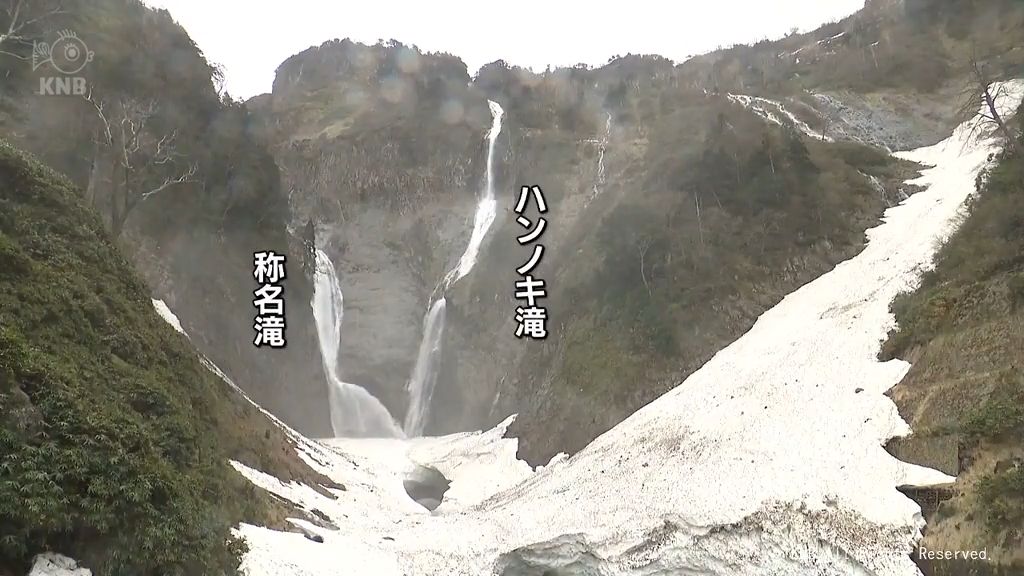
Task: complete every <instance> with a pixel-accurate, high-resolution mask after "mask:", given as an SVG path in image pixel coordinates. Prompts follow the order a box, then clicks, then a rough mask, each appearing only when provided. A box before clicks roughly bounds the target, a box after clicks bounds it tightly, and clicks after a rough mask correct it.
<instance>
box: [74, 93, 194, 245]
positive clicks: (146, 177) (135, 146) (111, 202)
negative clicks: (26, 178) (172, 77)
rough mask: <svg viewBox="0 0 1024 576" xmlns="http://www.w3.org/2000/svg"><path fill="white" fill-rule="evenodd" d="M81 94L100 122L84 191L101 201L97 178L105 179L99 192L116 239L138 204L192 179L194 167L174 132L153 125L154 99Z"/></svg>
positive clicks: (99, 179)
mask: <svg viewBox="0 0 1024 576" xmlns="http://www.w3.org/2000/svg"><path fill="white" fill-rule="evenodd" d="M84 98H85V99H86V100H87V101H88V102H89V103H90V104H92V107H93V110H94V111H95V113H96V117H97V119H98V121H99V122H98V126H97V131H96V134H97V136H96V148H95V152H94V158H93V162H92V173H91V174H90V177H89V188H88V190H87V193H86V195H87V197H89V199H90V201H92V202H93V203H94V204H99V203H100V195H99V194H98V191H97V187H98V186H99V185H100V182H101V181H104V180H107V181H108V182H109V186H108V188H107V190H106V193H105V194H103V195H102V196H103V197H104V199H105V201H106V202H107V209H108V216H109V219H110V230H111V233H112V234H113V235H114V237H115V238H116V237H118V236H120V235H121V232H122V231H123V230H124V225H125V222H126V221H127V220H128V216H129V215H130V214H131V213H132V211H133V210H134V209H135V208H136V207H137V206H138V205H139V203H141V202H143V201H145V200H147V199H149V198H151V197H153V196H155V195H157V194H159V193H161V192H163V191H165V190H167V189H169V188H172V187H173V186H175V185H178V184H183V183H185V182H193V181H194V177H195V175H196V171H197V168H198V167H197V165H196V164H194V163H186V162H183V155H182V154H180V153H179V152H178V150H177V142H176V140H177V132H176V131H173V130H172V131H169V132H165V131H161V130H159V129H158V128H157V127H155V126H154V119H155V118H156V116H157V112H158V107H157V104H156V102H153V101H148V102H142V101H139V100H136V99H134V98H130V97H120V98H118V99H116V100H112V101H106V100H103V99H100V98H96V97H94V96H93V94H92V93H91V92H90V93H89V94H88V95H87V96H85V97H84ZM182 164H185V166H184V167H182ZM97 207H98V208H99V206H97Z"/></svg>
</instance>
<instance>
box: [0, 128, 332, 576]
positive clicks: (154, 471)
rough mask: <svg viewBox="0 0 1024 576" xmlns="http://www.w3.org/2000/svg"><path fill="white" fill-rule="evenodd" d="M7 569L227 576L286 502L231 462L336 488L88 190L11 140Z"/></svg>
mask: <svg viewBox="0 0 1024 576" xmlns="http://www.w3.org/2000/svg"><path fill="white" fill-rule="evenodd" d="M0 454H2V461H0V572H5V571H8V570H11V571H14V573H18V574H24V573H25V566H26V563H27V562H28V561H29V560H30V559H31V558H32V556H33V555H35V554H37V553H40V552H44V551H51V550H53V551H59V552H62V553H66V554H71V555H73V556H74V557H76V558H77V559H80V560H82V561H83V563H84V565H85V566H87V567H89V568H91V569H93V570H94V571H95V573H96V574H100V575H107V574H110V575H118V574H123V575H127V574H214V573H218V574H231V573H234V571H235V568H236V567H237V563H238V555H239V553H240V552H241V551H243V550H244V546H242V545H241V543H240V542H238V541H236V540H233V539H231V538H230V536H231V534H230V528H231V527H232V525H234V524H236V523H237V522H239V521H240V520H243V519H244V520H247V521H250V522H258V523H261V524H266V523H275V524H276V522H277V521H278V518H279V515H280V511H279V505H278V504H275V503H273V502H272V501H271V500H270V499H269V498H267V496H266V495H265V494H262V493H259V492H257V491H254V490H253V489H252V488H251V487H250V486H248V485H246V484H245V483H244V482H243V481H242V479H241V477H239V476H238V475H237V474H236V473H235V472H234V471H233V470H232V469H231V468H230V467H229V466H228V459H229V458H234V459H240V460H242V461H244V462H249V463H250V464H251V465H252V466H257V467H259V468H261V469H264V470H274V471H275V472H274V473H275V474H280V475H281V477H282V478H295V479H302V480H303V481H304V482H308V483H311V485H316V484H317V483H318V482H324V483H328V482H327V480H326V479H323V478H322V477H319V476H318V475H317V474H315V473H313V472H312V471H311V470H309V469H308V468H307V467H306V466H305V464H303V463H302V462H301V460H299V459H298V457H297V455H296V453H295V451H294V448H293V446H292V445H291V443H290V441H289V440H288V438H287V437H286V435H285V433H284V432H283V431H282V430H281V429H280V428H278V427H277V426H276V425H274V424H272V423H271V422H270V421H269V420H267V419H266V417H265V416H264V415H263V414H262V413H261V412H260V411H259V410H258V409H257V408H255V407H254V406H253V405H252V404H250V403H249V402H248V401H246V400H245V399H243V397H242V396H241V395H239V394H238V392H237V391H236V390H234V389H232V388H231V387H230V386H229V385H228V384H227V383H225V382H224V381H222V380H221V379H220V378H218V377H217V376H215V375H214V374H212V373H210V372H209V371H208V370H207V369H206V368H204V367H203V366H202V365H201V364H200V362H199V359H198V358H197V357H196V355H195V352H194V351H193V350H192V349H191V347H190V345H189V344H188V342H187V341H186V340H185V339H184V338H183V337H182V336H181V335H179V334H178V333H176V332H175V331H174V330H173V329H172V328H171V327H169V326H168V325H167V324H166V323H165V322H164V321H163V320H162V319H161V318H160V317H159V316H158V315H157V313H156V312H155V311H154V309H153V306H152V304H151V299H150V295H149V290H148V288H147V286H146V285H145V284H144V283H143V281H142V280H141V278H140V277H139V276H138V275H137V273H136V272H135V271H134V270H133V269H132V267H131V265H130V264H129V262H128V261H127V260H126V259H125V258H124V256H122V255H121V253H120V252H119V251H118V249H117V248H116V247H115V245H114V243H113V242H112V241H111V239H110V236H109V235H108V234H107V233H106V232H105V231H104V227H103V224H102V223H101V221H100V220H99V218H97V216H96V214H95V213H94V212H92V211H91V210H90V209H88V208H87V207H86V206H85V205H84V203H83V200H82V194H81V191H80V190H77V189H76V188H74V187H73V186H72V185H71V183H70V182H68V181H67V180H66V179H64V178H63V177H61V176H58V175H56V174H55V173H53V172H52V171H51V170H49V169H47V168H44V167H43V166H41V165H40V164H39V163H38V162H37V161H35V160H32V159H30V158H28V157H26V156H25V155H24V154H22V153H20V152H18V151H16V150H15V149H13V148H12V147H11V146H10V145H9V144H7V143H5V142H4V143H0Z"/></svg>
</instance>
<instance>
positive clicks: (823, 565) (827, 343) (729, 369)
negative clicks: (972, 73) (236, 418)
mask: <svg viewBox="0 0 1024 576" xmlns="http://www.w3.org/2000/svg"><path fill="white" fill-rule="evenodd" d="M1004 86H1005V88H1006V90H1005V92H1003V93H1002V95H1001V97H1000V98H998V102H999V103H1000V105H1001V106H1003V107H1006V108H1010V109H1012V108H1016V107H1017V106H1019V105H1020V103H1021V101H1022V99H1024V81H1016V82H1011V83H1007V84H1005V85H1004ZM1007 114H1008V112H1007ZM977 122H978V119H977V118H971V119H968V120H967V121H965V122H964V123H963V124H962V125H960V127H958V128H957V129H956V130H955V131H954V132H953V134H952V135H951V136H950V137H949V138H948V139H946V140H945V141H943V142H941V143H939V144H937V145H935V146H929V147H924V148H921V149H918V150H914V151H912V152H908V153H902V154H901V155H903V156H906V157H908V158H911V159H913V160H914V161H918V162H923V163H927V165H928V167H927V168H926V169H924V170H923V171H922V173H921V176H920V177H919V178H915V179H914V181H915V183H916V185H919V186H922V187H923V188H924V189H923V190H922V191H921V192H919V193H918V195H915V196H914V197H912V198H909V199H907V200H906V201H905V202H902V203H901V204H900V205H899V206H894V207H892V208H891V209H889V210H887V211H886V213H885V218H884V222H883V223H882V224H880V225H879V226H877V227H874V228H871V229H870V230H869V231H868V233H867V236H868V244H867V246H866V247H865V249H864V250H862V251H861V252H860V253H859V254H857V255H856V256H855V257H853V258H851V259H849V260H847V261H845V262H843V263H842V264H840V265H838V266H836V267H835V268H834V269H833V270H831V271H830V272H828V273H826V274H824V275H822V276H821V277H819V278H817V279H816V280H814V281H812V282H810V283H807V284H805V285H804V286H802V287H801V288H800V289H798V290H796V291H794V292H792V293H791V294H789V295H787V296H786V298H784V299H783V300H782V301H781V302H780V303H779V304H778V305H776V306H774V307H773V308H772V309H771V310H769V311H768V312H766V313H764V314H763V315H761V316H760V318H759V319H758V320H757V322H756V323H755V325H754V327H753V328H752V329H751V330H750V331H748V332H747V333H746V334H744V335H743V336H742V337H741V338H740V339H738V340H737V341H735V342H733V343H732V344H730V345H729V346H727V347H726V348H725V349H723V350H721V351H720V352H718V353H717V354H715V356H714V358H712V359H711V360H710V361H709V362H707V363H706V364H704V365H703V366H702V367H701V368H700V369H699V370H697V371H696V372H695V373H694V374H692V375H691V376H690V377H689V378H687V380H686V381H685V382H684V383H683V384H682V385H680V386H678V387H676V388H675V389H673V390H672V391H670V392H668V393H667V394H665V395H664V396H662V397H660V398H658V399H657V400H655V401H653V402H651V403H650V404H648V405H647V406H645V407H644V408H642V409H640V410H638V411H637V412H636V413H634V414H632V415H630V416H629V417H628V418H626V420H625V421H623V422H622V423H620V424H618V425H616V426H615V427H614V428H613V429H612V430H610V431H608V432H607V433H605V434H602V435H601V436H600V437H598V438H597V439H596V440H594V441H593V442H592V443H590V444H589V445H588V446H587V447H586V448H584V449H583V450H581V451H580V452H579V453H577V454H575V455H573V456H572V457H570V458H559V459H556V460H554V461H552V462H551V463H550V464H548V465H547V466H544V467H543V468H539V469H537V470H530V469H528V468H527V469H524V466H523V463H522V462H521V461H516V460H514V459H513V458H512V456H513V453H514V451H515V443H516V440H515V439H511V440H506V439H502V438H501V436H502V435H503V434H504V432H505V429H506V427H507V426H508V424H509V422H508V421H507V420H506V421H505V422H503V423H502V424H501V425H499V426H498V427H497V428H495V429H493V430H491V431H489V432H486V433H467V434H458V435H453V436H449V437H441V438H416V439H409V440H391V439H388V440H366V439H351V440H332V441H326V442H325V443H324V444H323V446H324V448H326V449H324V448H318V447H317V446H316V445H313V444H303V445H302V449H303V450H308V451H309V453H310V455H311V456H312V455H313V454H314V453H315V454H316V457H315V458H314V460H315V461H316V462H317V466H318V467H319V469H321V470H323V471H324V472H325V473H326V474H329V475H331V476H332V477H334V478H336V479H337V480H339V481H343V482H346V483H347V484H351V485H352V486H353V489H352V490H350V491H347V492H346V493H344V494H341V495H339V496H340V497H339V498H338V499H337V500H332V499H330V498H326V497H324V496H322V495H317V494H315V493H313V492H312V491H310V490H307V489H305V488H304V487H302V486H300V485H295V484H284V483H281V482H278V481H277V480H275V479H274V478H271V477H268V476H267V475H264V474H260V473H258V472H256V471H253V470H248V469H246V468H245V467H244V466H238V468H239V470H240V471H241V472H242V473H243V474H245V475H246V476H247V477H248V478H250V479H251V480H252V481H253V482H254V483H255V484H257V485H258V486H262V487H265V488H266V489H268V490H271V491H273V492H274V493H275V494H278V495H280V496H281V497H283V498H287V499H289V500H292V501H294V502H296V503H300V504H301V505H302V506H304V507H306V508H313V507H316V508H317V509H320V510H322V511H323V512H324V514H325V515H327V516H328V517H333V518H339V522H338V530H316V529H314V528H311V529H313V530H314V531H316V532H317V533H318V534H319V535H321V536H322V537H323V538H324V541H325V543H326V544H328V545H327V546H314V545H310V544H305V543H303V542H302V541H301V540H299V539H298V538H294V537H286V536H282V535H280V534H274V533H272V532H269V531H267V530H261V529H257V528H250V527H243V528H242V533H244V534H245V535H246V537H247V538H248V539H249V541H250V542H252V544H253V548H252V551H251V552H250V554H249V555H247V557H246V567H247V568H248V569H249V570H251V573H252V574H253V575H254V576H260V575H267V576H269V575H271V574H279V573H283V572H287V573H296V574H307V575H310V576H321V575H324V576H326V575H327V574H330V573H332V567H333V566H336V565H337V564H338V563H343V564H346V565H357V564H358V565H361V566H367V568H366V569H365V570H366V571H367V572H372V573H374V574H381V575H388V576H390V575H395V576H397V575H400V574H453V575H465V576H471V575H477V574H501V575H502V576H522V575H538V574H555V573H557V574H563V573H564V574H611V575H616V576H640V575H649V574H728V575H730V576H731V575H744V574H749V575H751V576H753V575H763V574H815V575H819V576H827V575H835V576H847V575H850V574H864V575H869V574H870V575H911V574H918V571H917V568H916V567H915V566H914V563H913V562H912V559H911V557H910V556H909V555H908V552H909V550H910V548H911V547H912V545H913V544H914V543H915V542H916V541H917V540H918V539H919V537H920V532H919V530H920V528H921V527H922V526H923V525H924V521H923V519H922V518H921V515H920V507H919V506H918V505H917V504H915V503H914V502H912V501H911V500H910V499H908V498H907V497H905V496H904V495H902V494H900V493H899V491H898V490H897V488H898V487H903V488H905V489H907V488H912V487H917V488H923V489H928V488H929V487H935V486H937V485H945V484H948V483H950V482H951V481H953V478H952V477H950V476H947V475H945V474H943V473H941V472H939V471H936V470H930V469H927V468H922V467H919V466H915V465H913V464H907V463H904V462H900V461H898V460H896V459H895V458H893V457H892V456H891V455H889V454H888V453H886V451H885V450H884V448H883V443H884V442H886V441H887V440H889V439H890V438H892V437H894V436H902V435H905V434H907V433H909V432H910V430H909V428H908V427H907V425H906V423H905V422H904V421H903V420H902V419H901V418H900V416H899V414H898V413H897V411H896V407H895V405H894V404H893V402H892V401H891V400H890V399H888V398H887V397H886V396H885V392H886V391H887V390H888V389H889V388H890V387H892V386H893V385H894V384H895V383H896V382H898V381H899V380H900V379H901V378H902V377H903V376H904V375H905V374H907V371H908V370H909V369H910V365H909V364H908V363H906V362H903V361H899V360H890V361H884V362H882V361H879V360H878V359H877V358H876V357H875V356H876V354H877V352H878V350H879V348H880V347H881V344H882V341H883V339H884V335H885V333H886V331H887V330H888V329H889V328H890V327H891V326H893V319H892V316H891V314H890V313H889V305H890V302H891V301H892V299H893V298H894V297H896V296H897V294H898V293H899V292H900V291H902V290H905V289H907V288H908V287H911V286H913V285H914V284H915V283H916V282H917V281H918V280H919V278H920V272H921V270H922V268H924V267H926V266H927V265H928V263H929V262H930V260H931V259H932V257H933V255H934V253H935V250H936V246H937V243H938V241H940V240H941V239H942V238H944V237H946V236H947V235H948V234H949V232H950V231H951V230H952V229H953V228H954V227H955V224H956V222H957V219H958V214H959V213H960V210H961V208H962V207H963V205H964V202H965V201H966V200H967V199H968V198H969V197H970V196H971V194H972V192H973V190H974V186H975V182H976V178H977V177H978V175H979V174H980V173H981V171H982V170H983V169H984V168H985V167H986V166H987V165H989V163H990V160H991V158H992V156H993V154H995V153H996V152H998V150H999V146H1000V142H999V140H997V139H991V138H988V137H982V138H976V137H975V135H976V134H977V133H978V132H977V130H976V126H977ZM425 466H432V467H436V468H437V469H439V470H442V471H444V473H445V474H446V475H447V476H448V477H449V478H450V479H451V490H452V491H453V492H455V493H456V494H455V497H454V498H453V499H452V500H451V501H449V500H447V499H445V501H444V502H442V503H441V505H440V506H439V507H437V508H436V510H433V511H432V512H428V511H427V510H425V509H424V508H423V507H419V506H417V505H415V504H414V503H413V502H411V501H410V500H409V498H408V497H406V495H405V494H404V493H403V491H402V489H401V488H400V484H401V480H402V479H403V478H409V477H410V475H412V474H414V471H415V470H416V469H417V468H422V467H425ZM353 510H360V511H365V513H357V514H353V513H352V511H353ZM341 518H344V521H341V520H340V519H341ZM983 568H986V567H985V566H983Z"/></svg>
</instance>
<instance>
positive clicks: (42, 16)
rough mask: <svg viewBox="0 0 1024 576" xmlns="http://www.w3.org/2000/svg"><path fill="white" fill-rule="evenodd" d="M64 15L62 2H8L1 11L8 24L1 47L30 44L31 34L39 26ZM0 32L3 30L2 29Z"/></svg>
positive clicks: (12, 54)
mask: <svg viewBox="0 0 1024 576" xmlns="http://www.w3.org/2000/svg"><path fill="white" fill-rule="evenodd" d="M64 13H65V11H64V8H63V6H62V4H61V3H60V2H57V3H52V2H41V1H39V0H6V2H4V8H3V9H2V10H0V15H3V16H4V17H5V20H6V22H7V26H6V28H7V29H6V31H4V32H0V47H3V46H4V45H5V44H30V43H31V37H30V32H31V31H32V30H33V29H34V28H35V27H36V25H37V24H40V23H41V22H43V21H44V20H48V19H50V18H53V17H54V16H58V15H60V14H64ZM0 30H3V28H2V27H0ZM0 52H2V53H3V54H7V55H9V56H14V57H15V58H19V59H22V60H24V59H26V58H25V56H23V55H20V54H15V53H13V52H9V51H6V50H0Z"/></svg>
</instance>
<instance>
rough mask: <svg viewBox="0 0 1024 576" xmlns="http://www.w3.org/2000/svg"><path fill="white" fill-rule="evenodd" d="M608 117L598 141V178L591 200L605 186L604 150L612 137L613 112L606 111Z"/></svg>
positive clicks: (599, 193)
mask: <svg viewBox="0 0 1024 576" xmlns="http://www.w3.org/2000/svg"><path fill="white" fill-rule="evenodd" d="M605 115H606V116H607V118H606V119H605V122H604V138H603V139H601V140H600V141H599V142H598V148H597V180H596V181H595V182H594V190H593V193H592V194H591V195H590V200H593V199H594V198H597V197H598V196H600V195H601V186H604V181H605V180H604V152H605V149H606V148H607V147H608V141H609V140H611V137H612V114H611V112H605Z"/></svg>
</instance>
